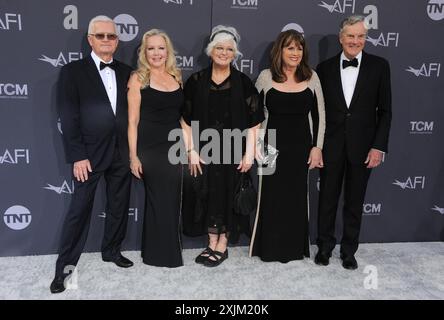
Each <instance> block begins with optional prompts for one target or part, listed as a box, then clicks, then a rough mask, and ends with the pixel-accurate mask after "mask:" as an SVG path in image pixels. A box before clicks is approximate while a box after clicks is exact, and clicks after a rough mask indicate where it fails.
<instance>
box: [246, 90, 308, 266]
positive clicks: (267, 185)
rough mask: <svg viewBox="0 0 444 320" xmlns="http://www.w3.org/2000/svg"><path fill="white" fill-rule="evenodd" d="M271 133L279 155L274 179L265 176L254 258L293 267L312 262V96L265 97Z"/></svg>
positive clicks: (284, 94)
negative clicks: (295, 263)
mask: <svg viewBox="0 0 444 320" xmlns="http://www.w3.org/2000/svg"><path fill="white" fill-rule="evenodd" d="M266 101H267V108H268V112H269V116H268V124H267V130H268V129H276V148H277V149H278V150H279V155H278V157H277V160H276V170H275V172H274V174H272V175H264V176H262V191H261V201H260V208H259V216H258V218H257V219H258V220H257V226H256V232H255V235H254V241H253V248H252V255H253V256H259V257H260V258H261V259H262V260H263V261H279V262H283V263H285V262H289V261H291V260H300V259H303V258H304V257H309V256H310V254H309V236H308V199H307V197H308V193H307V192H308V180H307V179H308V164H307V161H308V157H309V154H310V150H311V148H312V141H313V139H312V135H311V132H310V124H309V120H308V114H309V112H310V111H311V110H313V108H314V106H315V105H316V98H315V96H314V94H313V92H312V91H311V90H310V89H309V88H307V89H306V90H304V91H302V92H294V93H289V92H280V91H278V90H276V89H274V88H271V89H270V90H269V91H268V92H267V97H266Z"/></svg>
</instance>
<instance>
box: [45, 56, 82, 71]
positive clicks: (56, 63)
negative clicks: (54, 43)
mask: <svg viewBox="0 0 444 320" xmlns="http://www.w3.org/2000/svg"><path fill="white" fill-rule="evenodd" d="M82 58H83V54H82V53H81V52H68V53H67V54H66V55H64V54H63V52H60V53H59V55H58V56H57V58H50V57H47V56H45V55H44V54H42V57H41V58H39V60H40V61H44V62H48V63H49V64H51V65H52V66H53V67H56V68H57V67H62V66H64V65H65V64H68V63H70V62H72V61H77V60H80V59H82Z"/></svg>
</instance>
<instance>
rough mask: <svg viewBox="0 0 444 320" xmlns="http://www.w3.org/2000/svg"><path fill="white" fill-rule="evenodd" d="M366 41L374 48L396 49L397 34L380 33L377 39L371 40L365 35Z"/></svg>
mask: <svg viewBox="0 0 444 320" xmlns="http://www.w3.org/2000/svg"><path fill="white" fill-rule="evenodd" d="M367 41H368V42H370V43H371V44H372V45H374V46H375V47H377V46H381V47H398V42H399V33H397V32H387V33H386V34H384V33H383V32H381V34H380V35H379V37H376V38H371V37H370V36H368V35H367Z"/></svg>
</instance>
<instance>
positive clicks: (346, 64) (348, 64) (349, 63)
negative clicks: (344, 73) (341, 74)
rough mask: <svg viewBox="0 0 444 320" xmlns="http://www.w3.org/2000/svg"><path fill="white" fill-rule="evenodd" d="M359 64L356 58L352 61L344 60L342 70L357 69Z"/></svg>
mask: <svg viewBox="0 0 444 320" xmlns="http://www.w3.org/2000/svg"><path fill="white" fill-rule="evenodd" d="M358 64H359V62H358V59H356V58H354V59H352V60H350V61H348V60H342V69H345V68H347V67H355V68H357V67H358Z"/></svg>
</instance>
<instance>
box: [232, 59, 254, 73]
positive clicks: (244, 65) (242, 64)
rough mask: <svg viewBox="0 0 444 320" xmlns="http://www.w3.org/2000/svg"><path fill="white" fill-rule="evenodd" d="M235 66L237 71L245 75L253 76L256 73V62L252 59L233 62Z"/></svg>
mask: <svg viewBox="0 0 444 320" xmlns="http://www.w3.org/2000/svg"><path fill="white" fill-rule="evenodd" d="M233 65H234V66H235V67H236V69H237V70H239V71H241V72H243V73H249V74H253V72H254V61H253V60H252V59H240V60H238V61H233Z"/></svg>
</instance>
